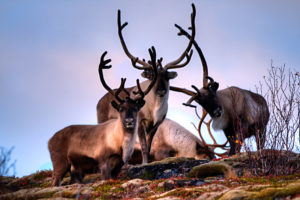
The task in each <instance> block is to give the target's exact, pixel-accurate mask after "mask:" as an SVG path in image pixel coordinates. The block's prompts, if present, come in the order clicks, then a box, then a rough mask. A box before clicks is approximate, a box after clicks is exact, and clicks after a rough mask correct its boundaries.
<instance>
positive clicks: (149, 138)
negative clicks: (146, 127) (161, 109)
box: [147, 115, 166, 157]
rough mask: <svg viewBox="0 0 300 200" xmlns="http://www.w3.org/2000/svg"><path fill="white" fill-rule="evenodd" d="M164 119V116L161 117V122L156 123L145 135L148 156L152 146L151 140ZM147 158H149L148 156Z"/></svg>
mask: <svg viewBox="0 0 300 200" xmlns="http://www.w3.org/2000/svg"><path fill="white" fill-rule="evenodd" d="M165 118H166V115H164V116H163V118H162V120H161V121H159V122H157V123H156V124H155V125H154V127H153V128H152V129H150V131H149V132H148V134H147V146H148V152H149V154H150V152H151V145H152V140H153V137H154V135H155V133H156V131H157V129H158V127H159V125H160V124H161V123H162V122H163V121H164V120H165ZM148 157H149V156H148Z"/></svg>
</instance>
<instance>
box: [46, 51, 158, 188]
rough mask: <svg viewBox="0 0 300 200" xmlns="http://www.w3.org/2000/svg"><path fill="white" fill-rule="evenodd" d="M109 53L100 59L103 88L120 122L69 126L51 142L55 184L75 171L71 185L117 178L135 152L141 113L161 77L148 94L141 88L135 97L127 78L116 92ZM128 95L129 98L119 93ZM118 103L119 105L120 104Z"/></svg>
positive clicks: (152, 53)
mask: <svg viewBox="0 0 300 200" xmlns="http://www.w3.org/2000/svg"><path fill="white" fill-rule="evenodd" d="M152 50H153V51H151V49H149V53H150V55H151V58H152V59H151V60H152V61H153V60H155V49H154V47H153V48H152ZM106 54H107V52H104V53H103V54H102V56H101V59H100V64H99V76H100V80H101V83H102V85H103V87H104V88H105V89H106V90H107V91H108V92H109V93H110V94H111V95H112V96H114V98H115V100H116V101H115V100H111V101H110V102H109V105H112V107H113V109H114V110H116V111H117V112H118V116H117V118H116V119H111V120H108V121H106V122H104V123H101V124H98V125H72V126H69V127H66V128H64V129H62V130H60V131H58V132H57V133H55V134H54V136H53V137H52V138H51V139H50V140H49V142H48V148H49V152H50V156H51V160H52V164H53V176H52V185H58V184H59V182H60V181H61V179H62V178H63V177H64V175H65V174H66V172H68V171H70V172H71V182H73V181H74V179H76V180H75V181H79V182H81V181H82V178H83V174H84V173H86V172H90V171H92V172H95V171H100V173H101V175H102V179H109V178H110V177H111V176H116V175H117V174H118V172H119V170H120V169H121V167H122V165H123V164H124V163H127V162H128V160H129V159H130V157H131V155H132V153H133V146H134V142H135V141H136V136H137V130H138V123H137V122H138V121H139V120H138V112H139V110H140V109H141V108H142V107H143V106H144V104H145V101H144V97H145V95H147V94H148V93H149V91H150V90H151V88H152V87H153V85H154V82H155V81H156V77H157V71H156V70H155V71H154V79H153V81H152V82H151V83H150V84H149V86H148V88H147V89H146V91H143V90H142V89H141V87H140V84H139V80H137V88H138V91H137V93H136V95H138V96H135V97H134V98H131V97H130V96H129V92H128V91H127V90H126V89H125V88H124V86H125V82H126V79H123V78H122V79H121V84H120V87H119V88H118V89H117V90H116V91H113V90H112V89H111V88H110V87H109V86H108V85H107V84H106V82H105V80H104V76H103V69H109V68H111V65H108V64H109V62H110V61H111V60H110V59H108V60H105V59H104V57H105V55H106ZM121 92H124V93H126V96H125V98H121V97H120V96H119V94H120V93H121ZM117 102H118V103H117Z"/></svg>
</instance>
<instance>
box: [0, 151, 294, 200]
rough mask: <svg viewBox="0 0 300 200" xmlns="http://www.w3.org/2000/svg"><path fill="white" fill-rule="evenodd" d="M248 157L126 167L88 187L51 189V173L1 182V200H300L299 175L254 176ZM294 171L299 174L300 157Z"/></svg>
mask: <svg viewBox="0 0 300 200" xmlns="http://www.w3.org/2000/svg"><path fill="white" fill-rule="evenodd" d="M247 159H248V156H247V155H246V154H241V155H239V156H234V157H230V158H226V159H222V160H215V161H208V160H193V159H188V158H168V159H165V160H163V161H159V162H153V163H150V164H148V165H135V166H126V167H124V168H123V170H122V172H121V173H120V175H119V177H118V179H116V180H106V181H102V180H100V177H99V175H98V174H91V175H87V176H85V178H84V184H72V185H69V184H68V183H69V181H70V177H65V178H64V180H63V182H62V185H61V186H60V187H50V183H51V173H52V172H51V171H39V172H37V173H35V174H32V175H29V176H24V177H22V178H14V177H1V179H0V199H1V200H4V199H164V200H166V199H205V200H209V199H300V171H299V169H298V170H296V172H295V173H294V174H292V175H286V176H266V177H257V176H252V175H251V173H250V172H249V169H247V166H246V163H247ZM294 160H295V163H294V165H295V166H296V167H297V168H299V165H300V157H299V155H296V156H295V159H294Z"/></svg>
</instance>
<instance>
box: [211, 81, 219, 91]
mask: <svg viewBox="0 0 300 200" xmlns="http://www.w3.org/2000/svg"><path fill="white" fill-rule="evenodd" d="M210 87H211V89H213V90H214V91H217V90H218V88H219V83H218V82H213V83H212V84H211V86H210Z"/></svg>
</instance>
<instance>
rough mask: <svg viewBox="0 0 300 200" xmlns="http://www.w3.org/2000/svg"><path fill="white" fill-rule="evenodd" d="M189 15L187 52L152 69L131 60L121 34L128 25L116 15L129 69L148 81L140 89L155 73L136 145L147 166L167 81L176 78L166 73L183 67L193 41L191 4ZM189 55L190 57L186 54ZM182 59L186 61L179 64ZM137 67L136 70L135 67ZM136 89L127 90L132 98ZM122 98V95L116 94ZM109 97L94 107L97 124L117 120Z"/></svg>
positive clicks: (164, 106) (164, 108)
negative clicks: (139, 147) (138, 146)
mask: <svg viewBox="0 0 300 200" xmlns="http://www.w3.org/2000/svg"><path fill="white" fill-rule="evenodd" d="M192 8H193V12H192V14H191V29H192V34H191V39H190V41H189V44H188V46H187V48H186V49H185V50H184V52H183V53H182V54H181V56H180V57H179V58H178V59H177V60H175V61H173V62H170V63H168V64H166V65H165V66H164V67H163V66H162V58H160V59H159V60H158V62H157V65H156V66H151V63H147V62H146V61H145V60H140V59H138V58H137V57H134V56H133V55H132V54H131V53H130V52H129V51H128V48H127V46H126V43H125V41H124V38H123V35H122V30H123V29H124V28H125V26H126V25H127V24H128V23H127V22H125V23H124V24H122V23H121V11H120V10H119V11H118V34H119V38H120V41H121V44H122V47H123V49H124V51H125V53H126V55H127V56H128V57H129V58H130V59H131V60H132V61H134V63H133V66H134V67H135V68H136V69H139V70H143V72H142V76H143V77H144V78H146V79H148V80H146V81H144V82H142V83H141V87H142V88H145V87H147V85H149V83H150V82H151V81H153V77H154V76H153V67H156V68H157V70H158V76H157V80H156V81H155V84H154V87H153V88H152V90H151V91H150V92H149V94H148V95H147V96H146V97H145V101H146V105H145V106H144V107H143V108H142V109H141V111H140V112H139V130H138V136H139V142H140V145H141V151H142V157H143V163H147V162H148V156H149V152H150V150H151V143H152V139H153V136H154V134H155V132H156V130H157V128H158V127H159V125H160V124H161V123H162V121H163V120H164V118H165V116H166V114H167V110H168V98H169V80H170V79H174V78H175V77H176V76H177V73H176V72H172V71H169V70H170V69H175V68H181V67H184V66H186V65H187V64H188V63H189V61H190V58H191V56H192V51H191V52H190V49H191V47H192V44H193V40H194V37H195V15H196V10H195V6H194V5H193V4H192ZM189 52H190V53H189ZM185 57H186V61H185V62H183V63H181V62H182V61H183V59H184V58H185ZM137 64H139V65H140V66H138V65H137ZM136 89H137V87H131V88H127V90H128V91H129V92H130V93H131V94H132V93H133V92H134V91H136ZM120 95H121V96H122V95H125V94H123V93H122V94H120ZM112 98H113V96H112V95H111V94H110V93H107V94H106V95H104V96H103V97H102V98H101V99H100V100H99V102H98V104H97V117H98V123H102V122H105V121H107V120H109V119H113V118H117V116H118V112H117V111H116V110H115V109H113V107H112V106H110V105H109V102H110V101H111V99H112Z"/></svg>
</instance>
